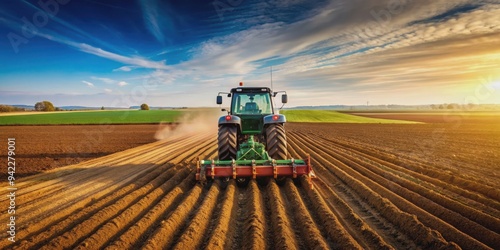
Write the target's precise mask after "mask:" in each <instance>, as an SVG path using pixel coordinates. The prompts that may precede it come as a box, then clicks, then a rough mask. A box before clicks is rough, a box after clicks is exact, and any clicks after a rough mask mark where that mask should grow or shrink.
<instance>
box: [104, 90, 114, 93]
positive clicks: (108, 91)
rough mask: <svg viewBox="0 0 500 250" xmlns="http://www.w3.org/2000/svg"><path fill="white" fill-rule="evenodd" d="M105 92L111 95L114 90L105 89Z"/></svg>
mask: <svg viewBox="0 0 500 250" xmlns="http://www.w3.org/2000/svg"><path fill="white" fill-rule="evenodd" d="M104 92H106V93H111V92H113V90H111V89H104Z"/></svg>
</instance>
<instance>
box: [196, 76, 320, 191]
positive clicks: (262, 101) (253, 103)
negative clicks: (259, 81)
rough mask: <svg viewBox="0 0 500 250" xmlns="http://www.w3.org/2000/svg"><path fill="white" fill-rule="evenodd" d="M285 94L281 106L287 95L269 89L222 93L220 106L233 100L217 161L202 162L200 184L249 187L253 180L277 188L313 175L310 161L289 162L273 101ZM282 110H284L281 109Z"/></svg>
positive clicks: (220, 135)
mask: <svg viewBox="0 0 500 250" xmlns="http://www.w3.org/2000/svg"><path fill="white" fill-rule="evenodd" d="M279 93H283V94H282V96H281V102H282V103H283V105H285V104H286V103H287V101H288V97H287V94H286V92H284V91H279V92H273V91H272V90H271V89H270V88H267V87H243V84H242V83H240V86H239V87H237V88H233V89H231V91H230V92H229V93H227V92H219V94H218V95H217V104H219V105H221V104H222V102H223V95H227V97H230V98H231V106H230V108H229V109H222V111H224V112H227V115H224V116H221V117H220V118H219V122H218V123H219V130H218V138H217V142H218V160H214V159H212V160H200V161H199V162H198V165H197V173H196V179H197V180H198V181H200V182H201V183H206V182H207V180H213V179H215V178H220V179H221V180H222V181H225V182H227V181H228V180H229V179H230V178H233V179H236V183H237V184H238V186H246V185H247V184H248V182H249V181H250V180H251V179H257V180H258V181H263V180H264V181H267V180H269V179H270V178H274V179H276V181H277V183H278V184H280V185H281V184H282V183H284V181H286V178H289V177H292V178H298V177H300V176H303V175H307V176H309V175H310V174H312V168H311V164H310V158H309V156H308V157H307V159H306V160H300V159H293V158H292V159H288V151H287V141H286V134H285V126H284V125H285V122H286V118H285V116H284V115H282V114H279V113H278V112H277V111H275V108H274V105H273V97H276V95H277V94H279ZM282 107H283V106H282Z"/></svg>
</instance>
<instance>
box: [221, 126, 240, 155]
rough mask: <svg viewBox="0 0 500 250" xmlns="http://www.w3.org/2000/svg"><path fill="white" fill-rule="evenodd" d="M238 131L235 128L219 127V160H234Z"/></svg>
mask: <svg viewBox="0 0 500 250" xmlns="http://www.w3.org/2000/svg"><path fill="white" fill-rule="evenodd" d="M237 143H238V131H237V129H236V126H219V134H218V150H219V160H221V161H226V160H232V159H235V160H236V151H237V149H238V144H237Z"/></svg>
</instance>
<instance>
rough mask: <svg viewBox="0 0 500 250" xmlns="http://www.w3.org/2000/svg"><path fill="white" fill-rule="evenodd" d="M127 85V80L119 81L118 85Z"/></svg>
mask: <svg viewBox="0 0 500 250" xmlns="http://www.w3.org/2000/svg"><path fill="white" fill-rule="evenodd" d="M126 85H128V83H127V82H125V81H120V82H118V86H120V87H123V86H126Z"/></svg>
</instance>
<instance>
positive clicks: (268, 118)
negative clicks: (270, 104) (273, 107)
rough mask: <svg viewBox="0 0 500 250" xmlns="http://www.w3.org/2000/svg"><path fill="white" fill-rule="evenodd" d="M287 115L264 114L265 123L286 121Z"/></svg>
mask: <svg viewBox="0 0 500 250" xmlns="http://www.w3.org/2000/svg"><path fill="white" fill-rule="evenodd" d="M285 122H286V117H285V116H284V115H280V114H277V115H266V116H264V125H268V124H275V123H285Z"/></svg>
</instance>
